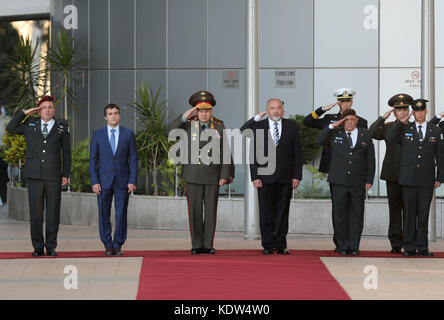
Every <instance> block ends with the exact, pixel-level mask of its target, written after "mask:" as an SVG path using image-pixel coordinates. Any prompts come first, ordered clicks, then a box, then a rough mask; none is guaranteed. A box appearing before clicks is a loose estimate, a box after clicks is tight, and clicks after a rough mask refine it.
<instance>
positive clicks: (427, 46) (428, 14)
mask: <svg viewBox="0 0 444 320" xmlns="http://www.w3.org/2000/svg"><path fill="white" fill-rule="evenodd" d="M434 15H435V1H434V0H422V34H421V35H422V36H421V83H422V85H421V97H422V98H424V99H427V100H429V102H428V108H427V109H428V118H429V119H431V118H433V116H434V115H435V21H434ZM429 241H436V192H435V191H434V192H433V199H432V203H431V205H430V216H429Z"/></svg>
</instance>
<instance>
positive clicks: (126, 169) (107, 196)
mask: <svg viewBox="0 0 444 320" xmlns="http://www.w3.org/2000/svg"><path fill="white" fill-rule="evenodd" d="M104 114H105V120H106V123H107V126H106V127H105V128H102V129H99V130H97V131H95V132H94V134H93V138H92V140H91V144H90V158H89V172H90V176H91V185H92V189H93V192H94V193H95V194H97V203H98V206H99V232H100V239H101V240H102V242H103V244H104V246H105V256H111V255H117V256H120V255H123V252H122V245H123V244H124V243H125V241H126V237H127V208H128V198H129V194H130V193H131V192H133V191H134V190H135V189H136V184H137V147H136V138H135V136H134V132H133V131H132V130H130V129H127V128H125V127H122V126H121V125H119V122H120V108H119V106H117V105H116V104H112V103H111V104H108V105H107V106H106V107H105V110H104ZM113 196H114V205H115V209H116V219H115V220H116V228H115V231H114V239H113V238H112V237H111V232H112V228H111V222H110V216H111V205H112V201H113Z"/></svg>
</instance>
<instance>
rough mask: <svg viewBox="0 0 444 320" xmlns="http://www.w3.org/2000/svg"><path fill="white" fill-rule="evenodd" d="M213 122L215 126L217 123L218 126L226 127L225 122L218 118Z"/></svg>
mask: <svg viewBox="0 0 444 320" xmlns="http://www.w3.org/2000/svg"><path fill="white" fill-rule="evenodd" d="M213 122H214V123H215V124H216V123H217V124H221V125H224V122H223V121H222V120H220V119H218V118H216V117H213Z"/></svg>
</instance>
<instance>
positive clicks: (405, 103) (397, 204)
mask: <svg viewBox="0 0 444 320" xmlns="http://www.w3.org/2000/svg"><path fill="white" fill-rule="evenodd" d="M412 102H413V98H412V97H411V96H410V95H408V94H406V93H398V94H396V95H394V96H393V97H391V98H390V99H389V101H388V105H389V106H390V107H392V109H391V110H389V111H387V112H386V113H385V114H384V115H383V116H380V117H379V118H378V119H377V120H376V121H375V122H373V123H372V125H371V126H370V131H371V132H372V136H373V139H376V140H385V142H386V152H385V157H384V162H383V165H382V171H381V176H380V178H381V180H385V181H386V185H387V197H388V203H389V229H388V238H389V240H390V244H391V247H392V250H391V253H401V248H402V215H403V200H402V189H401V185H400V184H399V183H398V180H399V165H400V162H401V145H400V144H398V143H388V142H387V133H388V132H389V131H390V130H391V128H392V127H393V125H395V123H397V122H399V119H403V118H405V117H406V116H407V115H408V114H409V106H410V105H411V104H412ZM392 113H393V114H394V115H395V118H396V120H395V121H391V122H385V121H386V120H387V119H388V118H389V117H390V115H391V114H392ZM430 122H431V123H433V124H435V125H436V124H438V122H439V119H438V118H437V117H434V118H433V119H432V120H431V121H430Z"/></svg>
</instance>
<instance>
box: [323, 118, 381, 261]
mask: <svg viewBox="0 0 444 320" xmlns="http://www.w3.org/2000/svg"><path fill="white" fill-rule="evenodd" d="M357 124H358V117H357V116H356V112H355V111H354V110H353V109H350V110H346V111H344V112H343V114H342V118H341V120H339V121H337V122H334V123H332V124H330V125H328V127H326V128H324V130H322V131H321V133H320V134H319V136H318V139H317V141H318V143H319V144H321V145H326V144H330V146H331V162H330V168H329V171H328V182H329V183H330V184H331V200H332V211H333V228H334V234H335V237H336V242H337V246H338V252H339V253H340V254H341V255H346V254H352V255H355V256H356V255H359V243H360V239H361V233H362V230H363V226H364V201H365V194H366V190H368V189H370V188H371V186H372V184H373V178H374V175H375V149H374V146H373V140H372V137H371V133H370V131H368V130H367V129H364V128H357Z"/></svg>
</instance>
